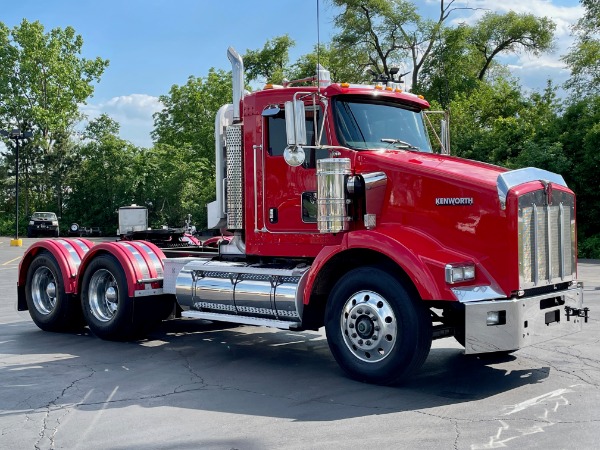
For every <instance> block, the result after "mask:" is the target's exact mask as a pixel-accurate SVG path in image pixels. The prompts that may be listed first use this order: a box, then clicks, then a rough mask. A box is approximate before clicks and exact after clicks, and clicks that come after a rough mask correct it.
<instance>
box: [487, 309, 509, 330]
mask: <svg viewBox="0 0 600 450" xmlns="http://www.w3.org/2000/svg"><path fill="white" fill-rule="evenodd" d="M485 323H486V325H487V326H488V327H490V326H494V325H504V324H506V311H488V313H487V319H486V321H485Z"/></svg>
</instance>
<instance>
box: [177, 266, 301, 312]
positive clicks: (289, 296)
mask: <svg viewBox="0 0 600 450" xmlns="http://www.w3.org/2000/svg"><path fill="white" fill-rule="evenodd" d="M172 264H173V265H175V264H176V262H173V263H172ZM168 266H169V260H166V261H165V271H167V270H169V267H168ZM309 268H310V267H309V266H307V265H299V266H295V267H283V268H282V267H276V268H275V267H270V266H269V267H266V266H258V265H248V264H245V263H239V262H223V261H212V260H204V259H195V260H188V261H186V262H185V264H184V265H183V267H182V268H181V270H179V273H178V275H177V279H176V282H175V294H176V296H177V302H178V303H179V305H180V306H181V307H182V309H183V310H184V311H187V310H191V311H203V312H211V313H223V314H235V315H240V316H248V317H261V318H267V319H274V320H280V321H291V322H296V323H300V322H301V320H302V311H303V293H304V286H305V282H306V277H307V274H308V271H309Z"/></svg>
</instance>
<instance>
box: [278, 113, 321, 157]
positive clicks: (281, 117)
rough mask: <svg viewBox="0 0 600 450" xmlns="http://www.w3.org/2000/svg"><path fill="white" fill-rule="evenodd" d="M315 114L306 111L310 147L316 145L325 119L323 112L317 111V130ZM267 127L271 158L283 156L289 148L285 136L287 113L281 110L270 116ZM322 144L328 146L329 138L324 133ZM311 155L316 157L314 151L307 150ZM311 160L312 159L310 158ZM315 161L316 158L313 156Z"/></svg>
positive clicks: (307, 135)
mask: <svg viewBox="0 0 600 450" xmlns="http://www.w3.org/2000/svg"><path fill="white" fill-rule="evenodd" d="M314 115H315V112H314V111H311V110H309V109H307V111H306V139H307V142H308V145H312V146H314V145H316V141H317V135H318V133H319V131H320V129H321V126H322V123H323V117H322V114H321V110H320V109H319V110H318V111H317V127H318V128H317V129H315V121H314ZM266 126H267V135H268V142H267V146H268V152H269V155H271V156H282V155H283V151H284V150H285V147H286V146H287V137H286V134H285V112H284V111H283V110H281V111H280V112H279V113H278V114H277V115H275V116H270V117H267V118H266ZM321 144H327V136H326V135H325V133H323V136H322V137H321ZM307 151H308V152H309V153H311V154H312V155H314V153H315V150H314V149H307ZM322 152H323V151H321V150H319V151H317V153H319V155H320V153H322ZM319 155H318V157H317V159H319V158H322V157H324V156H319ZM309 159H310V158H309ZM312 159H314V156H312Z"/></svg>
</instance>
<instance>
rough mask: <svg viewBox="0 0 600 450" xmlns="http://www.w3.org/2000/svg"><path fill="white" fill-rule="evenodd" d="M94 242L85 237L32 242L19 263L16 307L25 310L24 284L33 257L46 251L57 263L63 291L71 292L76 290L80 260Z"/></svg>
mask: <svg viewBox="0 0 600 450" xmlns="http://www.w3.org/2000/svg"><path fill="white" fill-rule="evenodd" d="M93 245H94V243H93V242H92V241H88V240H87V239H48V240H43V241H37V242H35V243H34V244H32V245H31V246H30V247H29V248H28V249H27V251H26V252H25V254H24V255H23V258H22V259H21V262H20V263H19V273H18V278H17V309H18V310H19V311H26V310H27V301H26V299H25V284H26V282H27V271H28V270H29V266H30V265H31V263H32V261H33V260H34V258H35V257H36V256H37V255H38V254H39V253H40V252H42V251H48V252H49V253H50V254H51V255H52V256H54V259H55V260H56V262H57V263H58V268H59V269H60V275H61V277H62V279H63V285H64V286H65V293H67V294H73V293H74V292H76V290H77V275H78V273H79V267H80V265H81V260H82V259H83V257H84V256H85V254H86V253H87V252H88V251H89V250H90V248H92V246H93Z"/></svg>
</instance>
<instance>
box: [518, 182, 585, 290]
mask: <svg viewBox="0 0 600 450" xmlns="http://www.w3.org/2000/svg"><path fill="white" fill-rule="evenodd" d="M575 242H576V241H575V197H574V196H573V195H572V194H569V193H566V192H563V191H558V190H554V191H553V193H552V196H551V198H549V196H548V195H547V192H546V191H544V190H539V191H535V192H530V193H528V194H525V195H523V196H521V197H519V267H520V273H519V281H520V289H527V288H532V287H538V286H545V285H549V284H554V283H560V282H564V281H572V280H574V279H575V273H576V249H575Z"/></svg>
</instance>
